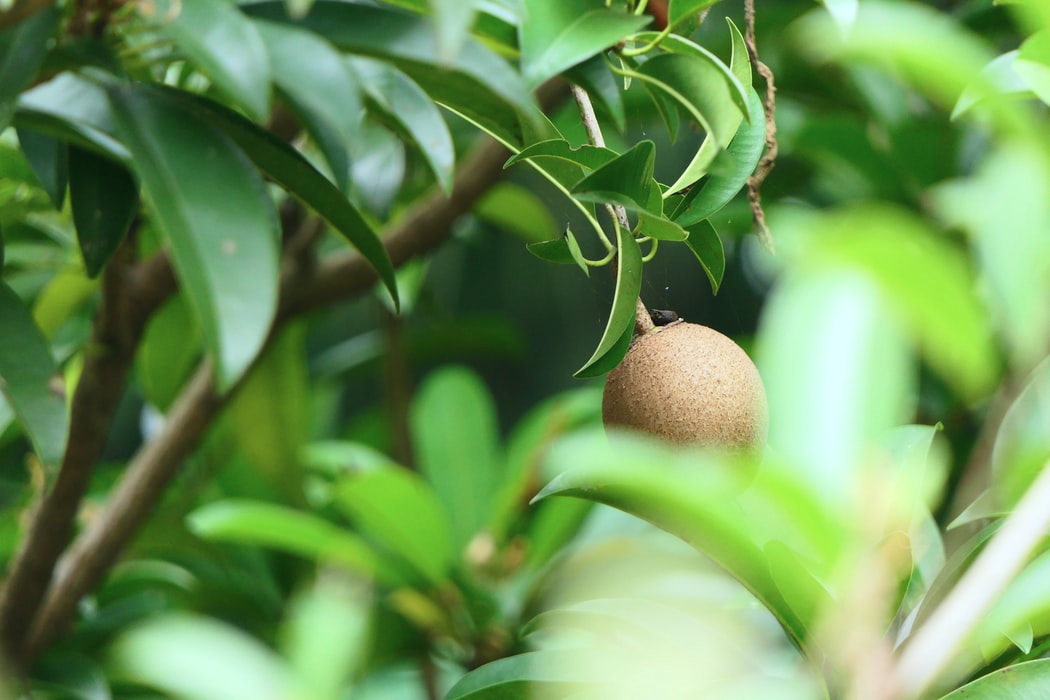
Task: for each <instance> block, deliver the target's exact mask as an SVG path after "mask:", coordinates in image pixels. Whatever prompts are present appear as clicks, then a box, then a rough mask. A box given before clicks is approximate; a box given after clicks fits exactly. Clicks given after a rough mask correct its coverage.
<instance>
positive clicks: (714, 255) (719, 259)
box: [685, 219, 726, 294]
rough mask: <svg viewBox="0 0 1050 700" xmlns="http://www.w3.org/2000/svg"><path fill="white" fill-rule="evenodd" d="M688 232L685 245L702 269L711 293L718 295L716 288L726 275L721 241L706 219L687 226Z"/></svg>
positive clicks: (724, 256)
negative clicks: (709, 284) (709, 283)
mask: <svg viewBox="0 0 1050 700" xmlns="http://www.w3.org/2000/svg"><path fill="white" fill-rule="evenodd" d="M688 231H689V238H687V239H685V244H686V245H687V246H689V250H691V251H693V255H695V256H696V259H697V260H699V261H700V265H701V267H703V268H704V272H705V273H706V274H707V279H708V281H709V282H711V292H712V293H714V294H718V288H719V287H721V286H722V278H723V277H724V276H725V273H726V254H725V249H724V248H723V247H722V239H721V238H719V237H718V231H716V230H715V227H714V226H713V225H712V224H711V222H710V221H708V220H707V219H703V220H701V221H698V222H697V223H695V224H693V225H691V226H689V227H688Z"/></svg>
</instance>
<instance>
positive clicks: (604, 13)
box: [519, 0, 649, 87]
mask: <svg viewBox="0 0 1050 700" xmlns="http://www.w3.org/2000/svg"><path fill="white" fill-rule="evenodd" d="M524 11H525V14H526V17H527V20H526V21H524V22H522V23H521V24H520V25H519V34H520V39H521V63H522V73H523V75H524V76H525V79H526V80H527V81H528V83H529V85H530V86H532V87H535V86H537V85H539V84H540V83H542V82H543V81H544V80H547V79H548V78H552V77H554V76H555V75H558V74H559V73H561V72H562V71H564V70H566V69H567V68H570V67H571V66H574V65H576V64H578V63H581V62H583V61H585V60H587V59H588V58H590V57H591V56H594V55H595V54H597V53H599V52H601V51H602V50H604V49H607V48H609V47H610V46H612V45H614V44H616V43H617V42H618V41H620V40H621V39H623V38H624V37H626V36H627V35H629V34H631V33H633V32H635V31H637V30H639V29H641V28H642V27H644V26H645V25H646V24H647V23H648V22H649V18H648V17H645V16H639V15H634V14H625V13H623V12H617V11H613V10H611V9H608V8H604V7H602V6H601V4H600V3H597V2H591V1H589V0H562V1H561V2H548V1H547V0H525V1H524Z"/></svg>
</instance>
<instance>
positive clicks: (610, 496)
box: [535, 430, 805, 639]
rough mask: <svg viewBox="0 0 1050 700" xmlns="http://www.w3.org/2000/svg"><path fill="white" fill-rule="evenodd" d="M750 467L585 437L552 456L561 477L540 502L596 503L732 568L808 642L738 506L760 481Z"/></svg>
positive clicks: (632, 439)
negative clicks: (553, 498)
mask: <svg viewBox="0 0 1050 700" xmlns="http://www.w3.org/2000/svg"><path fill="white" fill-rule="evenodd" d="M747 459H749V458H748V457H746V456H744V455H735V456H733V455H719V454H715V453H708V452H704V451H698V450H696V449H695V448H694V449H682V448H673V447H669V446H667V445H666V444H663V443H658V442H656V441H653V440H649V439H644V438H641V437H639V436H637V435H633V434H624V433H619V432H612V433H610V434H609V435H608V436H607V437H606V436H605V435H604V434H603V431H601V430H592V431H589V432H588V431H581V432H579V433H577V434H575V435H572V436H569V437H566V438H563V439H562V440H559V441H558V442H557V443H555V445H554V446H553V447H552V448H551V451H550V454H549V457H548V459H547V465H546V469H547V471H548V472H554V473H558V476H556V477H555V478H554V479H553V480H552V481H551V482H550V483H549V484H547V486H546V487H544V488H543V490H541V491H540V493H539V494H538V495H537V496H536V499H535V500H541V499H545V498H549V497H550V496H554V495H561V496H572V497H575V498H583V499H587V500H591V501H596V502H598V503H604V504H606V505H609V506H612V507H614V508H617V509H619V510H622V511H625V512H627V513H631V514H632V515H635V516H637V517H639V518H642V519H643V520H646V521H648V522H650V523H652V524H654V525H656V526H657V527H660V528H662V529H664V530H667V531H668V532H670V533H672V534H674V535H677V536H678V537H680V538H682V539H683V540H684V541H686V542H687V543H689V544H690V545H692V546H693V547H695V548H696V549H698V550H699V551H701V552H703V553H704V554H706V555H708V556H710V557H711V558H712V559H714V560H715V561H716V562H717V563H718V564H719V565H721V566H722V567H723V568H725V569H726V570H727V571H728V572H729V573H730V574H732V575H733V576H734V577H735V578H737V579H738V580H739V581H740V582H741V583H742V584H743V585H744V586H745V587H747V588H748V590H750V591H751V592H752V593H753V594H754V595H755V596H756V597H757V598H758V599H759V600H760V601H761V602H762V603H763V604H764V605H765V606H766V607H767V608H768V609H769V610H770V611H771V612H772V613H773V614H774V615H776V616H777V618H778V619H779V620H780V621H781V623H782V624H783V625H784V627H785V630H787V631H788V632H789V634H791V635H792V636H793V637H794V638H795V639H803V638H805V623H804V621H803V620H802V619H801V618H799V617H798V616H797V615H796V614H795V613H794V612H793V608H792V607H791V606H789V605H788V604H787V603H786V602H785V600H784V598H783V597H782V595H781V593H780V589H779V588H778V587H777V585H776V583H775V582H774V580H773V578H772V577H771V575H770V573H769V568H768V563H767V561H766V554H765V553H764V551H763V550H762V547H761V543H760V541H759V540H758V539H757V538H758V536H759V535H760V533H759V532H758V531H757V530H756V528H754V527H752V525H751V523H750V522H749V520H748V517H747V514H746V512H745V511H744V510H742V509H741V507H740V504H739V503H738V500H737V498H738V495H739V494H740V493H741V492H742V491H743V490H744V487H745V486H746V484H747V481H748V479H749V478H750V477H749V476H748V474H750V473H753V467H750V468H749V467H747V466H745V464H742V463H737V461H746V460H747ZM798 605H800V603H796V606H798Z"/></svg>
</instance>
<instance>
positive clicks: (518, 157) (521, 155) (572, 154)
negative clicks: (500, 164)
mask: <svg viewBox="0 0 1050 700" xmlns="http://www.w3.org/2000/svg"><path fill="white" fill-rule="evenodd" d="M618 155H619V154H618V153H616V151H614V150H612V149H611V148H604V147H598V146H591V145H588V144H584V145H582V146H580V147H579V148H573V147H572V145H571V144H570V143H569V142H568V141H566V140H565V139H547V140H545V141H540V142H538V143H534V144H531V145H529V146H526V147H525V148H523V149H522V150H520V151H518V152H517V153H515V154H514V155H513V156H511V157H510V159H509V160H508V161H507V164H506V166H504V167H508V168H509V167H510V166H512V165H514V164H515V163H519V162H521V161H523V160H535V161H539V162H540V163H544V162H545V160H546V159H548V158H549V159H555V160H565V161H568V162H570V163H574V164H576V165H579V166H581V167H582V168H585V169H587V170H597V169H598V168H601V167H602V166H604V165H608V164H609V163H611V162H612V161H614V160H616V158H617V157H618ZM581 177H582V176H581ZM576 182H578V180H573V181H572V182H563V183H562V184H564V185H565V186H566V187H572V186H573V185H575V184H576Z"/></svg>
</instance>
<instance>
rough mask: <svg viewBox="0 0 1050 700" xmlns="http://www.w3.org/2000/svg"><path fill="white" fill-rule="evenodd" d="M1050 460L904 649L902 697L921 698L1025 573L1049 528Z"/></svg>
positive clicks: (899, 669) (898, 679) (898, 677)
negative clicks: (1005, 592)
mask: <svg viewBox="0 0 1050 700" xmlns="http://www.w3.org/2000/svg"><path fill="white" fill-rule="evenodd" d="M1047 503H1050V462H1048V463H1047V464H1045V465H1044V466H1043V471H1042V472H1041V473H1040V474H1039V476H1038V477H1037V478H1036V480H1035V482H1033V484H1032V485H1031V487H1029V489H1028V491H1027V492H1026V493H1025V495H1024V496H1023V497H1022V498H1021V501H1020V502H1019V503H1018V504H1017V507H1016V508H1014V510H1013V512H1012V513H1010V515H1009V516H1007V518H1006V520H1005V521H1003V525H1002V527H1001V528H1000V529H999V531H998V532H997V533H996V534H995V535H994V536H993V537H992V539H991V540H989V542H988V545H987V546H986V547H985V548H984V550H982V551H981V553H980V555H978V557H977V559H976V560H975V561H974V563H973V564H972V565H971V566H970V568H969V569H967V570H966V573H964V574H963V576H962V578H960V579H959V582H958V583H957V584H955V586H954V587H953V588H952V590H951V592H950V593H948V595H947V597H946V598H945V599H944V600H943V601H942V602H941V604H940V605H939V606H937V608H936V609H935V610H934V611H933V613H932V614H931V615H930V617H929V618H928V619H927V620H926V622H925V623H924V624H923V625H922V626H921V627H919V629H918V630H916V631H915V632H914V634H912V636H911V637H910V638H909V639H908V641H907V642H906V643H905V646H904V647H903V649H902V651H901V654H900V657H899V660H898V662H897V664H896V667H895V669H894V673H893V681H894V686H895V687H896V688H897V689H898V690H899V692H900V697H903V698H917V697H920V696H922V695H923V694H924V693H925V691H926V690H927V689H928V688H930V686H931V685H932V684H933V683H934V682H935V681H936V680H937V679H938V677H940V675H941V674H942V673H943V672H944V671H945V670H946V669H947V668H948V666H949V665H950V664H951V661H952V659H953V658H955V656H956V654H957V653H958V651H959V648H960V647H961V646H962V645H963V644H965V643H966V642H967V640H968V637H969V636H970V634H971V633H972V632H973V631H974V629H976V628H977V626H978V624H979V623H980V622H981V620H982V618H984V616H985V615H986V614H987V612H988V610H989V609H990V608H991V607H992V605H993V604H994V603H995V602H996V600H998V599H999V597H1000V596H1001V595H1002V593H1003V591H1005V590H1006V588H1007V586H1008V585H1009V584H1010V582H1011V581H1012V580H1013V579H1014V577H1015V576H1016V575H1017V574H1018V573H1019V572H1020V571H1021V569H1022V568H1023V567H1024V565H1025V563H1026V562H1027V561H1028V558H1029V557H1030V556H1031V554H1032V552H1033V551H1034V550H1035V548H1036V547H1037V546H1038V545H1039V543H1040V542H1042V541H1043V538H1044V537H1045V536H1046V533H1047V531H1048V530H1050V508H1047V507H1046V504H1047Z"/></svg>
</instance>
